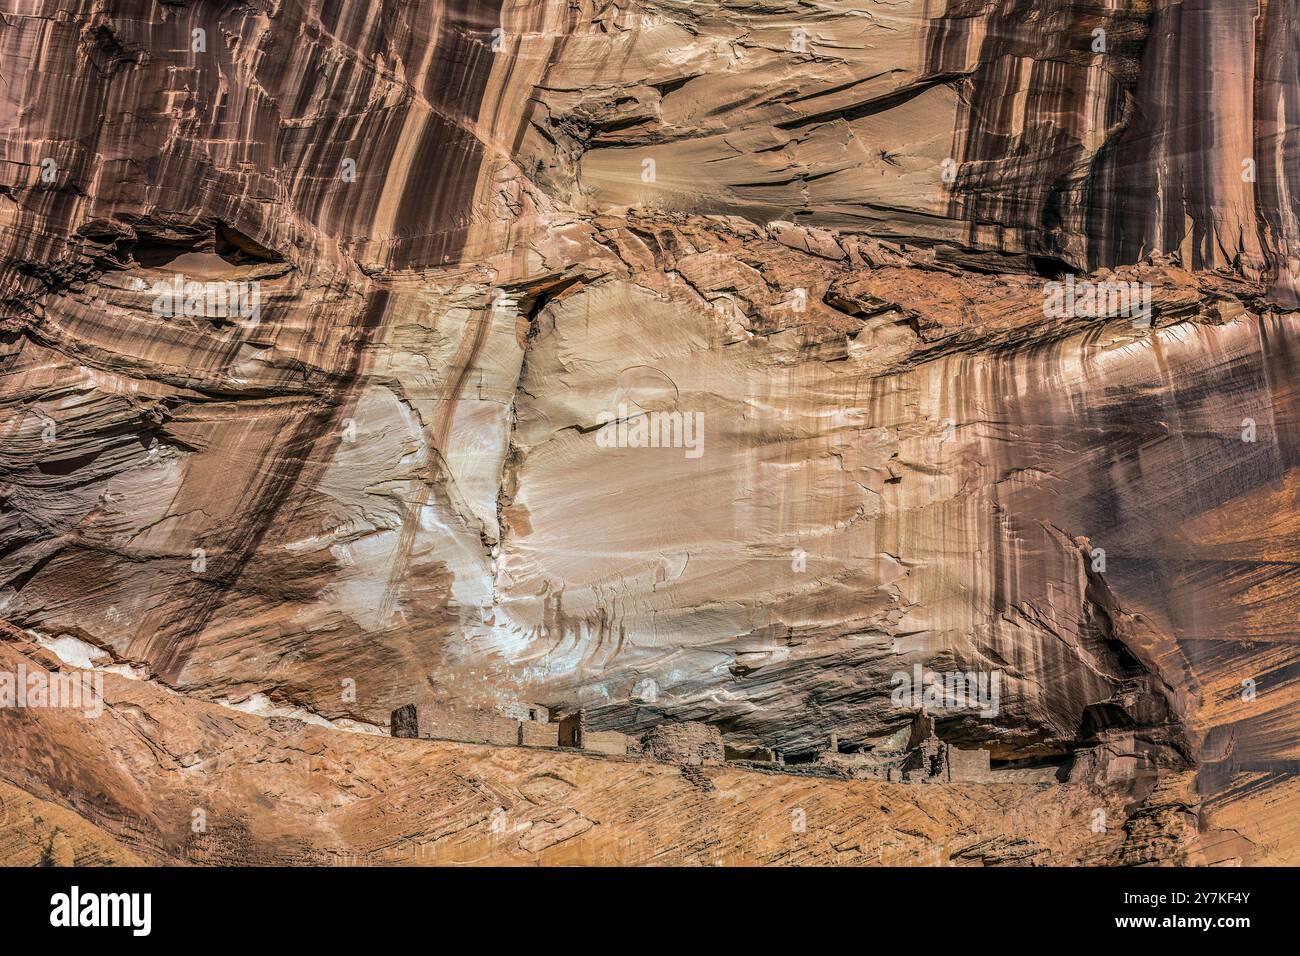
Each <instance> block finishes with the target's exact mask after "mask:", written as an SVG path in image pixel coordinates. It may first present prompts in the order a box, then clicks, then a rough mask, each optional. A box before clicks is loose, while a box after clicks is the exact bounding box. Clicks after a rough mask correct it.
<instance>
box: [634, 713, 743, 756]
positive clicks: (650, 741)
mask: <svg viewBox="0 0 1300 956" xmlns="http://www.w3.org/2000/svg"><path fill="white" fill-rule="evenodd" d="M641 747H642V750H643V751H644V753H645V756H646V757H648V758H650V759H651V760H658V761H661V762H663V763H679V764H685V765H688V766H708V765H712V764H720V763H722V762H723V761H724V759H725V755H726V751H725V750H724V749H723V744H722V732H721V731H719V730H718V728H717V727H714V726H713V725H711V724H702V723H697V722H695V721H687V722H684V723H677V724H660V725H659V726H657V727H652V728H650V729H649V730H648V731H646V733H645V734H644V736H642V738H641Z"/></svg>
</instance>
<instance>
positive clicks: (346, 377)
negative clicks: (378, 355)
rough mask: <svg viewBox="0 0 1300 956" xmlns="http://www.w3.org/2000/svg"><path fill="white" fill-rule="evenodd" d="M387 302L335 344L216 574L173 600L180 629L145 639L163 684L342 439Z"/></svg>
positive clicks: (175, 674)
mask: <svg viewBox="0 0 1300 956" xmlns="http://www.w3.org/2000/svg"><path fill="white" fill-rule="evenodd" d="M388 301H389V295H388V293H387V292H385V291H382V290H380V291H376V292H374V293H372V294H371V296H370V299H369V301H368V302H367V304H366V306H365V310H364V312H363V314H362V317H361V322H360V324H359V325H358V327H357V330H356V333H355V335H354V336H352V337H350V338H347V339H345V340H344V341H343V342H341V343H340V345H339V347H338V355H337V357H336V362H335V364H334V368H333V369H332V371H333V377H332V379H331V383H330V385H329V386H327V387H326V389H325V390H324V392H323V393H322V394H321V395H320V396H319V398H318V399H317V400H316V402H315V403H314V405H313V407H312V408H311V409H310V410H309V411H308V412H307V413H306V414H305V415H304V416H303V417H302V418H301V419H300V420H299V421H298V423H297V424H296V425H295V426H293V428H292V430H291V431H290V433H289V436H288V437H287V438H286V439H285V440H284V442H283V443H281V445H280V448H279V452H278V454H276V455H275V456H273V457H272V458H271V459H270V460H269V461H268V463H267V467H266V470H265V471H264V472H263V473H262V475H261V476H260V481H259V482H258V483H257V485H256V486H255V487H254V489H253V490H252V491H251V492H250V493H249V494H248V495H246V496H245V502H246V504H245V506H244V507H243V508H242V509H241V512H240V515H241V516H240V518H239V519H237V520H236V522H235V524H234V526H233V527H232V528H231V529H230V531H229V533H228V535H227V536H226V540H225V541H224V542H222V544H221V545H220V546H219V547H218V548H217V549H216V553H215V555H214V559H213V562H212V563H213V564H215V565H216V569H215V571H214V573H212V574H209V575H207V576H205V577H199V578H197V579H196V582H195V584H194V586H193V588H191V589H187V590H189V591H191V592H192V591H193V590H194V589H198V590H199V591H200V594H199V596H198V597H197V598H189V597H188V595H187V596H186V597H185V598H182V600H181V601H180V602H178V603H180V604H181V606H182V607H183V608H184V610H183V612H182V613H183V619H184V624H183V625H182V626H181V627H180V628H178V629H177V630H176V631H174V632H167V631H163V632H161V633H159V634H156V635H145V637H146V638H147V639H148V641H149V643H148V646H147V650H146V652H145V655H144V659H146V660H148V661H150V662H151V664H152V667H153V669H154V671H155V673H157V674H158V675H159V676H160V677H161V678H162V679H163V680H165V681H167V682H169V683H175V682H176V681H177V679H178V678H179V676H180V672H181V670H182V669H183V668H184V667H185V662H186V660H188V658H189V656H190V654H191V653H192V651H193V650H194V647H195V645H196V644H197V642H198V639H199V637H200V635H201V634H202V633H203V629H204V628H205V627H206V626H207V624H208V622H209V621H210V620H212V617H213V615H214V614H216V612H217V610H218V609H219V608H220V607H221V605H222V603H223V601H224V600H225V599H226V597H227V595H228V594H229V593H230V591H231V589H232V588H233V587H234V586H235V585H236V584H237V583H238V581H239V578H240V575H241V574H243V572H244V570H245V567H246V566H247V563H248V561H249V559H250V558H251V557H252V556H253V555H254V554H256V553H257V551H258V548H259V547H260V546H261V543H262V541H263V539H264V538H265V537H266V535H267V533H268V532H269V531H270V530H271V528H272V527H273V526H274V524H275V521H276V519H277V517H278V515H279V513H280V511H281V509H282V508H284V507H285V506H286V504H287V502H288V499H289V495H290V494H291V493H292V492H293V491H294V489H295V488H297V487H298V486H299V485H300V484H301V483H303V482H304V481H307V482H310V481H311V480H312V479H314V478H316V477H318V476H319V472H320V471H322V470H323V469H324V468H325V467H326V466H327V464H328V462H329V459H330V457H331V455H332V454H333V451H334V448H335V447H337V445H338V442H339V440H340V438H341V430H340V428H339V425H340V422H341V419H342V410H343V409H344V408H345V407H346V404H347V401H348V399H349V397H350V396H351V395H352V392H353V387H354V385H355V384H356V383H357V381H358V380H359V379H360V377H361V374H360V373H361V368H362V361H363V357H364V355H365V351H366V348H367V346H369V345H370V343H371V342H372V341H373V339H374V337H375V333H376V331H377V330H378V329H379V327H380V325H381V324H382V323H383V319H384V315H385V313H386V312H387V309H388Z"/></svg>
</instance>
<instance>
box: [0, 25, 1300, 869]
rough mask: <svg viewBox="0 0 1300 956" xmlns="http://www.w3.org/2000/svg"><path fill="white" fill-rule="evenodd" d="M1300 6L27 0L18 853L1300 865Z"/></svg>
mask: <svg viewBox="0 0 1300 956" xmlns="http://www.w3.org/2000/svg"><path fill="white" fill-rule="evenodd" d="M1296 12H1297V11H1296V9H1295V4H1294V3H1291V2H1276V0H1274V2H1269V3H1267V4H1263V5H1260V4H1257V3H1247V2H1245V0H1223V2H1220V0H1215V2H1209V0H1181V2H1176V0H1149V2H1142V3H1134V4H1126V5H1124V8H1123V9H1122V10H1121V9H1114V10H1112V9H1100V8H1098V7H1097V6H1096V5H1094V4H1085V3H1082V2H1077V0H1032V2H1015V3H1013V2H1010V0H1005V2H1003V0H902V2H898V3H875V4H866V5H862V4H850V3H841V2H838V0H827V2H822V3H817V4H803V3H795V2H784V0H771V2H763V3H738V2H727V0H698V2H687V0H643V2H641V3H638V4H628V3H612V2H604V0H572V2H571V0H492V2H470V0H412V2H408V3H401V4H373V3H363V2H352V0H345V2H342V3H332V4H318V3H316V2H314V0H284V2H279V3H267V2H261V0H257V2H253V3H248V4H241V5H227V4H217V3H210V2H206V0H197V2H193V3H180V2H175V3H171V2H168V3H158V2H154V0H122V2H114V3H112V4H105V3H101V2H98V0H80V2H78V0H32V2H27V3H13V2H10V3H8V4H7V5H6V4H3V3H0V51H2V57H0V64H3V65H2V66H0V72H2V73H3V74H4V80H5V82H4V83H2V84H0V619H2V620H3V621H4V622H5V623H4V634H3V637H4V643H3V644H0V647H2V648H3V654H4V658H5V662H6V663H4V665H3V667H0V670H5V669H8V670H11V671H14V672H15V673H16V668H17V667H18V666H19V664H20V663H23V662H28V663H23V666H24V667H27V666H28V665H29V664H30V666H31V667H33V668H38V667H49V668H57V669H60V670H61V671H63V672H65V673H72V672H78V673H79V672H81V671H85V672H86V673H87V674H89V675H99V676H101V677H102V678H103V679H104V680H105V688H106V689H105V698H106V705H105V707H104V710H103V713H102V714H100V715H98V716H96V717H87V716H86V715H85V714H84V713H81V712H79V711H68V710H66V709H62V710H61V709H58V708H51V707H15V706H3V707H0V786H3V788H4V789H3V790H0V800H2V801H3V806H4V808H5V810H3V811H0V815H2V816H3V818H2V819H0V852H2V853H3V856H2V857H0V859H3V860H8V861H13V862H31V861H32V860H33V859H35V860H37V861H39V860H41V859H46V860H56V861H66V860H67V859H68V857H69V855H70V856H71V857H72V858H73V859H75V860H76V861H77V862H114V861H123V862H125V861H133V860H135V859H137V858H138V859H140V860H143V861H146V862H153V863H160V862H173V861H188V862H195V863H237V862H270V861H281V862H303V863H322V862H330V861H332V860H335V859H336V858H339V857H349V856H351V857H357V858H373V857H376V856H378V855H382V854H386V853H397V852H410V853H412V854H414V856H415V859H413V862H420V861H421V859H423V860H425V861H427V862H448V863H452V862H518V863H526V862H537V863H573V862H584V863H600V862H663V863H701V864H707V863H714V862H717V861H719V860H721V861H722V862H724V863H726V862H756V863H846V862H871V861H872V860H875V861H876V862H881V861H884V860H885V857H886V856H887V851H881V852H879V853H877V852H876V850H877V849H879V847H880V846H881V845H882V844H883V842H884V841H883V839H882V836H888V835H890V834H893V836H894V837H897V838H898V839H899V840H900V841H901V842H902V844H904V849H903V850H900V853H902V854H903V857H904V858H906V859H907V860H915V861H917V862H933V861H934V854H935V852H936V851H935V848H936V847H940V848H942V847H947V848H948V849H947V850H940V851H939V855H940V856H942V857H943V858H944V859H952V860H953V861H955V862H971V863H985V864H989V863H1007V862H1033V863H1039V864H1071V863H1168V862H1191V863H1224V862H1228V863H1231V862H1238V863H1245V864H1255V863H1266V862H1274V863H1281V862H1295V861H1296V859H1297V855H1298V854H1300V832H1297V830H1298V829H1300V814H1298V810H1300V808H1298V806H1297V800H1300V797H1298V796H1297V793H1298V791H1297V785H1296V778H1295V774H1296V770H1297V766H1298V764H1297V761H1300V733H1298V730H1300V717H1298V716H1297V710H1296V707H1295V690H1296V688H1295V683H1296V679H1295V675H1296V673H1297V663H1298V658H1297V651H1296V647H1297V627H1296V620H1297V613H1298V612H1300V596H1297V590H1296V587H1295V581H1294V578H1295V573H1294V569H1295V564H1296V550H1297V541H1298V540H1300V516H1298V513H1297V508H1296V505H1297V492H1298V491H1300V472H1298V471H1297V453H1298V449H1300V423H1298V422H1297V416H1296V411H1297V405H1298V396H1297V393H1296V386H1295V384H1294V381H1295V370H1296V368H1297V363H1298V361H1300V354H1298V352H1297V344H1296V343H1297V332H1298V331H1300V330H1298V328H1297V324H1298V323H1300V318H1298V317H1297V316H1298V314H1297V313H1295V312H1292V311H1290V310H1291V309H1292V308H1293V307H1294V306H1295V304H1296V297H1297V282H1298V281H1300V264H1298V263H1300V258H1298V257H1300V252H1297V249H1300V225H1298V223H1300V218H1298V213H1300V207H1297V205H1296V199H1295V198H1294V197H1295V196H1296V195H1300V184H1298V183H1297V182H1296V172H1295V170H1296V169H1298V168H1300V165H1298V164H1297V160H1298V159H1300V157H1298V156H1297V147H1296V139H1295V137H1296V132H1295V130H1294V129H1293V120H1292V118H1291V116H1290V115H1289V114H1290V112H1291V111H1293V110H1294V106H1293V105H1292V104H1294V103H1296V102H1300V96H1298V94H1300V76H1297V75H1296V73H1295V69H1294V67H1293V66H1292V64H1294V63H1295V62H1296V57H1295V52H1296V49H1295V47H1296V42H1297V41H1296V35H1295V32H1294V31H1295V29H1296V28H1295V27H1294V26H1292V24H1293V23H1294V22H1295V21H1296V20H1297V17H1296V16H1295V14H1296ZM1067 284H1068V289H1069V291H1068V292H1064V291H1063V290H1064V289H1065V288H1066V286H1067ZM1097 284H1109V285H1108V287H1110V288H1114V289H1120V290H1122V292H1123V295H1124V298H1123V300H1122V302H1123V307H1122V308H1121V309H1119V310H1118V311H1117V308H1116V304H1117V303H1118V302H1119V301H1120V300H1119V299H1116V298H1115V297H1114V296H1112V298H1111V299H1110V300H1109V303H1108V304H1103V305H1101V306H1096V307H1093V306H1090V307H1083V306H1081V305H1080V304H1079V303H1080V301H1081V300H1080V298H1079V297H1076V293H1075V290H1076V288H1079V289H1090V288H1092V287H1093V286H1095V285H1097ZM1130 290H1132V296H1133V297H1132V299H1131V300H1130V298H1129V291H1130ZM1054 297H1056V298H1054ZM1082 301H1088V300H1087V299H1086V298H1084V299H1082ZM1094 305H1095V304H1094ZM1130 305H1132V306H1133V307H1134V308H1135V309H1136V308H1138V307H1139V306H1140V312H1141V314H1140V315H1137V316H1135V315H1131V314H1129V312H1130V311H1131V310H1130V309H1129V306H1130ZM647 423H649V424H650V426H651V427H654V428H658V427H659V425H660V423H662V424H663V428H664V429H665V430H664V431H663V432H662V435H664V436H666V439H667V440H666V441H665V442H664V444H666V445H668V446H670V447H646V445H647V444H648V443H647V442H640V441H638V440H637V439H635V438H630V437H629V435H633V434H635V433H636V432H635V430H636V429H637V428H640V427H642V426H644V425H646V424H647ZM674 429H676V431H674ZM656 444H659V443H658V442H656ZM922 670H924V671H929V672H937V673H941V674H944V673H949V674H950V673H972V674H974V673H978V674H984V675H988V674H990V673H993V674H996V675H997V677H998V679H999V683H998V684H997V685H996V686H997V688H998V699H997V701H996V702H995V704H994V706H992V707H991V708H989V710H990V713H987V714H983V713H979V712H977V709H973V708H972V709H948V710H943V709H940V712H938V713H935V714H934V716H936V717H937V728H938V733H939V735H940V736H941V737H942V739H943V740H944V741H945V742H947V743H949V744H950V745H952V746H954V747H960V748H970V749H976V748H978V749H983V750H987V751H988V752H989V755H990V756H991V758H992V761H993V763H992V768H993V776H994V778H995V781H996V782H994V783H989V784H961V785H957V784H951V785H923V786H915V785H910V784H902V783H896V782H889V781H877V780H867V779H850V778H851V777H852V776H853V775H852V773H847V772H845V773H841V772H839V771H836V772H835V773H832V772H830V771H828V770H826V769H825V768H826V765H827V764H828V762H827V761H820V762H819V761H818V758H819V755H821V754H823V752H824V751H825V750H826V747H827V741H828V740H829V739H830V738H831V736H832V735H834V737H835V739H836V740H837V742H838V743H837V746H838V748H839V750H840V751H844V752H846V753H848V752H857V753H860V754H866V753H868V752H871V753H880V752H885V751H887V750H888V748H889V747H891V746H893V744H892V743H890V742H891V741H895V740H897V739H898V736H899V734H900V733H901V734H903V735H904V736H905V735H906V731H907V728H908V727H909V726H911V724H912V721H913V720H914V718H915V717H916V713H917V711H918V709H919V706H918V705H917V704H916V702H915V701H913V700H911V699H910V698H909V699H906V700H904V701H903V702H902V703H901V704H900V701H899V698H898V696H897V695H896V694H895V693H894V691H895V690H896V686H897V677H898V675H900V674H901V675H910V674H912V673H920V672H921V671H922ZM0 702H2V697H0ZM408 702H418V703H420V704H422V705H427V706H446V707H455V708H461V709H465V710H469V711H472V710H475V709H477V710H480V711H483V712H491V713H513V711H514V710H517V709H518V708H519V707H521V706H522V707H525V708H526V709H527V708H528V707H532V708H534V709H537V708H541V709H549V712H550V713H551V714H553V715H556V716H559V715H561V714H568V713H571V712H573V711H575V710H576V709H577V708H580V707H581V708H584V709H585V713H586V715H587V718H588V720H589V722H590V725H591V727H592V728H593V730H594V731H618V732H622V733H625V734H628V735H629V737H630V738H631V737H635V735H637V734H639V733H641V732H643V731H646V730H648V729H649V728H651V727H653V726H655V725H657V724H662V723H666V722H678V721H697V722H705V723H709V724H712V725H715V726H716V727H717V728H719V729H720V731H721V732H722V734H723V736H724V738H725V740H726V743H727V746H729V747H731V748H734V749H735V750H736V751H737V752H743V753H747V754H748V753H754V752H758V751H772V752H775V753H780V754H781V755H782V756H783V758H784V760H785V769H784V770H779V769H777V768H775V767H771V768H759V767H755V766H752V765H749V764H746V765H745V766H741V765H731V766H724V767H721V768H712V767H710V768H702V769H698V768H697V769H695V770H692V771H691V772H689V773H683V771H681V769H680V768H676V767H671V766H668V765H662V764H659V763H656V762H655V761H653V760H640V761H637V760H633V759H631V758H627V759H622V758H611V757H597V756H592V755H590V754H573V753H563V752H560V751H559V750H556V749H548V748H509V747H503V748H494V747H486V746H473V745H470V744H462V743H444V742H429V741H422V740H399V739H390V738H387V737H386V735H387V733H388V723H389V716H390V714H391V712H392V711H393V709H394V708H396V707H398V706H399V705H402V704H405V703H408ZM837 761H838V758H836V760H833V761H830V762H829V763H830V764H835V765H836V766H839V764H840V763H844V761H839V762H838V763H837ZM802 764H807V765H809V766H807V767H801V765H802ZM1134 767H1136V768H1137V770H1136V772H1134V771H1133V768H1134ZM810 768H820V769H819V770H815V769H810ZM1116 768H1119V769H1118V770H1117V769H1116ZM1116 773H1118V775H1119V777H1120V778H1121V779H1119V780H1116V779H1114V778H1115V776H1116ZM837 774H838V775H837ZM498 808H499V809H501V810H503V811H504V822H503V821H502V817H501V815H500V814H497V815H494V811H495V810H497V809H498ZM1012 808H1016V809H1018V810H1019V811H1020V812H1022V813H1023V814H1024V815H1025V816H1024V817H1023V819H1022V821H1021V824H1022V825H1017V826H1015V827H1013V828H1011V829H1010V830H1008V828H1007V825H1006V821H1007V815H1008V812H1009V811H1010V810H1011V809H1012ZM795 809H801V810H803V811H804V813H805V815H806V818H807V826H806V829H805V830H803V831H800V830H798V829H795V828H792V823H791V812H792V811H793V810H795ZM195 810H201V811H203V816H204V819H205V820H206V821H208V822H207V823H206V824H205V826H206V829H205V830H201V831H198V830H194V829H193V812H194V811H195ZM1099 810H1100V811H1103V816H1104V817H1105V820H1106V823H1105V824H1104V826H1102V828H1101V829H1100V830H1097V829H1094V827H1093V824H1094V823H1095V820H1096V818H1095V816H1094V814H1095V812H1096V811H1099ZM887 818H888V819H887ZM904 818H906V820H907V821H908V822H907V823H906V824H905V825H900V823H899V821H901V820H904ZM922 820H923V821H924V822H918V821H922ZM15 833H16V834H18V837H15V836H14V834H15ZM899 834H911V836H910V837H907V838H905V837H903V836H899ZM56 836H57V840H56V839H55V837H56ZM411 848H414V849H411ZM945 854H946V855H945Z"/></svg>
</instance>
